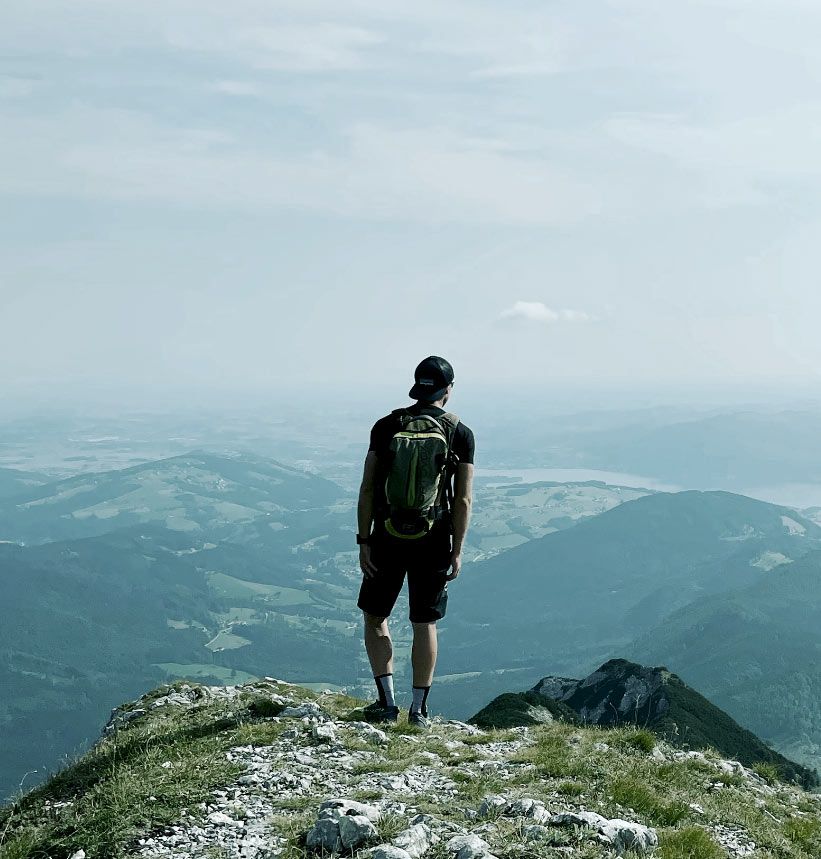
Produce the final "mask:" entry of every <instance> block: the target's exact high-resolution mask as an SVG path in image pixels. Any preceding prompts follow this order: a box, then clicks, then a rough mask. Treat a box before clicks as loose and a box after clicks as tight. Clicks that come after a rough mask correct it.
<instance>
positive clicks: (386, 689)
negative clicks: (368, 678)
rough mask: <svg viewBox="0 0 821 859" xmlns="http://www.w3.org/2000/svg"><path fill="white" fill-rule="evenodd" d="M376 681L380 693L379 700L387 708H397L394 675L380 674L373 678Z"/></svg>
mask: <svg viewBox="0 0 821 859" xmlns="http://www.w3.org/2000/svg"><path fill="white" fill-rule="evenodd" d="M373 679H374V680H375V681H376V688H377V691H378V692H379V700H380V701H381V702H382V703H383V704H384V705H385V706H386V707H395V706H396V697H395V696H394V693H393V674H380V675H379V676H378V677H374V678H373Z"/></svg>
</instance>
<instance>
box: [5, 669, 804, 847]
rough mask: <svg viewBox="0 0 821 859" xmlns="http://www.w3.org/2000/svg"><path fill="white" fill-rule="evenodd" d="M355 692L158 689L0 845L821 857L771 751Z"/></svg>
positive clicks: (35, 797) (273, 684)
mask: <svg viewBox="0 0 821 859" xmlns="http://www.w3.org/2000/svg"><path fill="white" fill-rule="evenodd" d="M362 704H363V702H361V701H357V700H355V699H353V698H349V697H347V696H345V695H342V694H335V693H331V692H324V693H315V692H312V691H309V690H307V689H304V688H301V687H299V686H295V685H292V684H289V683H286V682H284V681H280V680H275V679H273V678H266V679H264V680H260V681H255V682H253V683H248V684H244V685H239V686H227V687H212V686H201V685H195V684H192V683H177V684H174V685H173V686H167V687H163V688H160V689H157V690H155V691H153V692H151V693H149V694H147V695H145V696H143V697H142V698H140V699H139V700H137V701H134V702H131V703H129V704H127V705H124V706H122V707H120V708H118V709H117V710H116V711H114V713H113V714H112V717H111V720H110V721H109V723H108V725H107V726H106V728H105V730H104V732H103V736H102V738H101V739H100V740H99V742H97V744H96V745H95V746H94V747H93V748H92V749H91V751H89V752H88V753H87V754H86V755H84V756H83V757H81V758H79V759H77V760H76V761H74V762H73V763H71V764H70V765H69V766H67V767H66V768H65V769H63V770H62V771H60V772H58V773H56V774H55V775H53V776H52V777H51V778H50V779H49V781H48V782H46V783H45V784H44V785H42V786H40V787H38V788H36V789H35V790H33V791H31V792H29V793H27V794H25V795H23V796H20V797H19V798H18V799H17V801H16V802H14V803H13V804H12V805H9V806H6V807H5V808H3V809H0V857H2V859H12V857H13V859H27V857H30V859H34V857H40V858H41V857H50V859H106V857H120V856H134V857H146V859H148V857H178V858H179V859H182V857H192V858H193V859H222V857H226V858H227V857H232V859H233V857H236V859H270V857H284V859H297V857H311V856H318V857H330V856H350V857H363V859H364V857H370V859H422V857H428V859H493V857H498V859H514V858H515V857H519V859H535V857H578V859H594V857H611V856H630V855H632V856H637V855H653V856H658V857H660V859H720V857H748V856H749V857H761V859H765V857H767V858H768V859H775V857H779V858H780V857H784V859H791V857H795V859H817V857H818V856H821V796H818V795H816V794H813V793H810V792H807V791H805V790H803V789H802V788H801V787H799V786H797V785H795V784H788V783H785V782H782V781H780V780H779V778H778V773H777V771H776V770H775V768H773V767H770V768H769V769H768V768H766V767H758V768H757V769H756V770H753V769H750V768H748V767H746V766H744V765H743V764H741V763H739V762H738V761H734V760H729V759H725V758H723V757H722V756H720V755H719V754H717V753H716V752H715V751H711V750H707V751H693V750H690V751H684V750H682V749H678V748H675V747H674V746H672V745H670V744H669V743H667V742H665V741H664V740H661V739H658V738H655V737H654V736H653V735H651V734H649V733H648V732H647V731H643V730H641V729H638V728H636V727H635V726H632V725H628V726H615V727H610V728H602V727H598V726H596V727H590V726H579V725H576V724H572V723H570V722H566V721H564V720H562V719H561V718H560V717H556V718H552V719H550V720H545V721H543V722H540V723H537V724H534V725H529V726H522V727H517V728H513V729H504V730H499V729H490V730H485V729H481V728H478V727H476V726H475V725H470V724H467V723H464V722H459V721H453V720H444V719H441V718H434V720H433V724H432V727H431V728H430V730H428V731H421V730H419V729H418V728H415V727H413V726H410V725H408V724H407V721H406V719H405V718H404V716H403V718H401V719H400V722H399V723H398V724H392V725H388V726H375V725H372V724H369V723H368V722H365V721H363V720H362V709H361V708H362ZM648 737H649V741H648Z"/></svg>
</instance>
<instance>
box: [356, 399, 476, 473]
mask: <svg viewBox="0 0 821 859" xmlns="http://www.w3.org/2000/svg"><path fill="white" fill-rule="evenodd" d="M408 411H409V412H410V413H411V414H413V415H431V416H432V417H435V418H438V417H439V416H440V415H444V414H446V412H445V409H440V408H439V407H438V406H428V405H423V404H420V403H417V404H416V405H413V406H409V408H408ZM396 430H397V424H396V417H395V416H394V415H386V416H385V417H384V418H380V419H379V420H378V421H377V422H376V423H375V424H374V425H373V428H372V429H371V444H370V447H369V448H368V450H373V451H376V453H377V455H379V454H381V453H382V451H384V450H387V448H388V445H389V444H390V440H391V439H392V438H393V434H394V433H395V432H396ZM451 447H452V450H453V453H454V454H455V455H456V456H457V457H458V458H459V462H471V463H472V462H473V453H474V450H475V447H476V443H475V441H474V438H473V432H472V430H471V429H470V428H469V427H467V426H465V424H463V423H462V422H461V421H459V423H458V424H457V426H456V432H455V434H454V436H453V444H452V445H451Z"/></svg>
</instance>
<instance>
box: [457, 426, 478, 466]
mask: <svg viewBox="0 0 821 859" xmlns="http://www.w3.org/2000/svg"><path fill="white" fill-rule="evenodd" d="M475 450H476V441H475V439H474V438H473V431H472V430H471V429H470V428H469V427H467V426H465V425H464V424H463V423H460V424H459V426H457V427H456V435H455V436H454V437H453V452H454V453H455V454H456V456H458V457H459V462H465V463H472V462H473V456H474V453H475Z"/></svg>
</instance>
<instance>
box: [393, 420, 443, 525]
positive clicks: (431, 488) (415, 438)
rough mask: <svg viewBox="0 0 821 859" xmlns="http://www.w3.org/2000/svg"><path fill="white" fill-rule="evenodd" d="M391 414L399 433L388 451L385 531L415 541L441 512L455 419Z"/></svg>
mask: <svg viewBox="0 0 821 859" xmlns="http://www.w3.org/2000/svg"><path fill="white" fill-rule="evenodd" d="M392 414H393V415H395V416H396V417H397V419H398V424H399V428H398V430H397V431H396V432H395V433H394V435H393V438H392V439H391V441H390V444H389V445H388V458H387V462H388V465H387V470H386V471H387V473H386V476H385V500H386V502H387V518H386V520H385V530H386V531H387V532H388V533H389V534H391V535H392V536H394V537H401V538H402V539H404V540H417V539H419V538H420V537H424V536H425V535H426V534H427V533H428V532H429V531H430V529H431V528H432V527H433V523H434V522H435V521H436V519H437V514H438V513H440V511H441V510H442V509H443V508H444V507H445V494H446V492H447V493H449V492H450V478H451V474H452V470H453V467H454V462H455V460H454V457H453V453H452V451H451V446H452V444H453V437H454V434H455V433H456V427H457V425H458V423H459V418H458V417H457V416H456V415H453V414H451V413H450V412H446V413H445V414H443V415H440V416H439V417H433V416H432V415H414V414H410V413H409V412H408V410H407V409H395V410H394V411H393V412H392ZM449 500H450V499H449Z"/></svg>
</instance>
